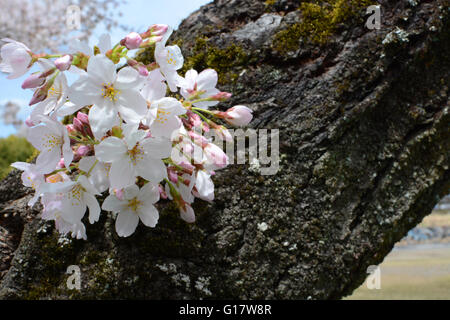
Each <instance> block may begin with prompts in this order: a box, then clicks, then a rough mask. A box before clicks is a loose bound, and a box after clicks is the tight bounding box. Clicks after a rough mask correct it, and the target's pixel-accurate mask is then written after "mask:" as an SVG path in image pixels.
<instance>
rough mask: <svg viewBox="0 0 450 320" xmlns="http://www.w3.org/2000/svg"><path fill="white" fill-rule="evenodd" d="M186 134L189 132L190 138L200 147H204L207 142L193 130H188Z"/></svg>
mask: <svg viewBox="0 0 450 320" xmlns="http://www.w3.org/2000/svg"><path fill="white" fill-rule="evenodd" d="M188 134H189V137H191V139H192V140H194V142H195V143H196V144H198V145H200V146H202V147H205V146H206V145H207V144H208V143H209V142H208V140H207V139H206V138H205V137H203V136H201V135H199V134H197V133H195V132H194V131H189V133H188Z"/></svg>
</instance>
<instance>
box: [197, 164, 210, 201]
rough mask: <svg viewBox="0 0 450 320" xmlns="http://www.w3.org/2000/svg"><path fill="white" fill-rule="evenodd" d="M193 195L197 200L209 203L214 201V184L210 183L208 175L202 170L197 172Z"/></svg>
mask: <svg viewBox="0 0 450 320" xmlns="http://www.w3.org/2000/svg"><path fill="white" fill-rule="evenodd" d="M193 194H194V196H196V197H197V198H200V199H203V200H205V201H210V202H211V201H213V200H214V182H213V181H212V179H211V175H210V174H208V173H207V172H205V171H203V170H200V171H198V172H197V178H196V180H195V190H194V191H193Z"/></svg>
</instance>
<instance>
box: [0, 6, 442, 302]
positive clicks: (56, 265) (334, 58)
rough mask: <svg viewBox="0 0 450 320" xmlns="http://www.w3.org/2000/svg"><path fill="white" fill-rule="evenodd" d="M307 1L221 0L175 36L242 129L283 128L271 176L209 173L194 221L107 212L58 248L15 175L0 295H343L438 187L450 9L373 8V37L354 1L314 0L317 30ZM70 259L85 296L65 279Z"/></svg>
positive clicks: (168, 213)
mask: <svg viewBox="0 0 450 320" xmlns="http://www.w3.org/2000/svg"><path fill="white" fill-rule="evenodd" d="M309 2H312V1H309ZM302 3H305V1H286V0H279V1H267V2H264V1H256V0H228V1H224V0H216V1H214V2H213V3H211V4H208V5H206V6H204V7H202V8H201V9H200V10H198V11H197V12H194V13H193V14H192V15H190V16H189V17H188V18H187V19H186V20H184V21H183V23H182V24H181V26H180V28H179V30H178V31H177V32H176V34H175V35H174V37H173V38H172V42H173V41H176V43H178V44H179V45H180V46H181V47H182V51H183V53H184V55H185V57H186V61H185V65H186V67H185V68H186V69H187V68H190V67H195V68H197V70H198V71H201V69H202V68H207V67H213V68H215V69H216V70H218V71H219V74H220V85H219V88H220V89H222V90H224V91H229V92H232V93H233V94H234V96H233V98H232V101H231V102H230V103H226V104H224V105H223V106H222V107H221V108H223V110H224V109H226V108H228V107H230V106H232V105H235V104H243V105H247V106H249V107H250V108H251V109H252V110H253V111H254V120H253V122H252V123H251V125H250V127H251V128H254V129H262V128H265V129H279V132H280V169H279V171H278V173H277V174H276V175H261V174H260V173H258V171H257V170H250V167H249V165H232V166H230V167H229V168H227V169H225V170H223V171H220V172H218V173H217V175H216V176H215V177H214V180H215V183H216V193H215V197H216V200H215V201H214V203H213V204H209V203H206V202H202V201H199V200H196V202H195V206H194V208H195V210H196V214H197V222H196V223H195V224H192V225H189V224H186V223H184V222H183V221H182V220H180V219H179V214H178V212H177V210H176V208H174V207H173V205H171V204H169V203H163V204H162V205H161V206H160V207H159V210H160V215H161V217H160V222H159V224H158V225H157V227H156V228H154V229H150V228H147V227H144V226H142V225H140V226H139V227H138V229H137V231H136V233H135V234H134V235H132V236H131V237H129V238H119V237H118V236H117V234H116V233H115V230H114V220H113V219H112V217H111V216H109V215H108V214H107V213H105V212H104V213H102V218H101V219H100V222H98V223H97V224H95V225H89V224H88V223H87V224H86V226H87V235H88V240H87V241H83V240H72V241H67V242H64V241H63V242H62V241H59V242H58V235H57V234H56V231H55V230H54V227H53V226H52V224H51V223H45V222H43V221H42V220H41V219H40V218H39V213H40V209H41V208H39V206H36V207H35V208H33V209H30V208H28V207H27V206H26V202H27V201H28V200H29V199H30V197H31V194H32V193H31V191H30V190H28V189H26V188H23V187H22V186H21V182H20V173H19V172H17V171H14V172H12V173H11V174H10V175H9V176H8V177H7V178H6V179H5V180H4V181H2V182H1V183H0V210H1V211H0V225H1V226H0V241H1V243H0V272H1V274H0V281H1V282H0V298H2V299H61V298H72V299H107V298H113V299H115V298H119V299H128V298H130V299H136V298H137V299H199V298H203V299H225V298H234V299H339V298H341V297H343V296H346V295H349V294H351V293H352V291H353V290H354V289H355V288H357V287H358V286H359V285H360V284H361V283H362V282H363V281H364V279H365V277H366V276H367V274H366V270H367V267H368V266H370V265H377V264H379V263H381V262H382V261H383V258H384V257H385V256H386V255H387V254H388V253H389V252H390V251H391V249H392V247H393V246H394V244H395V243H396V242H397V241H399V240H400V239H401V238H402V237H404V236H405V234H406V233H407V232H408V231H409V230H410V229H412V228H413V227H414V226H416V225H417V224H418V223H419V222H420V221H421V220H422V219H423V217H424V216H426V215H427V214H429V213H430V212H431V210H432V208H433V207H434V206H435V204H436V203H437V202H438V201H439V199H440V197H442V196H444V195H445V194H446V193H448V191H449V185H450V179H449V177H450V170H449V163H450V151H449V150H450V131H449V120H450V115H449V89H448V87H449V83H450V82H449V79H450V77H449V76H450V59H449V57H450V50H449V47H450V41H449V39H450V33H449V32H450V27H449V26H450V25H449V1H448V0H434V1H432V0H429V1H419V0H417V1H406V0H404V1H403V0H402V1H387V0H384V1H379V4H380V5H381V18H382V21H381V28H380V29H379V30H377V29H374V30H370V29H368V28H366V26H365V22H366V20H367V19H368V18H369V15H368V14H366V10H365V7H362V6H360V3H362V1H316V3H319V4H318V6H319V8H321V9H320V10H321V12H322V13H321V14H319V18H317V19H320V17H322V18H324V19H326V20H325V22H324V23H322V24H320V23H319V22H320V21H319V20H317V21H316V22H318V23H317V24H316V25H314V24H310V23H309V24H308V19H309V18H310V17H311V13H308V7H306V6H304V5H302ZM343 4H348V6H349V7H346V8H347V9H348V10H347V9H345V8H342V6H343ZM339 10H341V11H339ZM341 13H342V14H344V13H345V14H347V15H348V16H347V17H342V16H339V17H337V18H336V19H333V17H334V16H333V14H334V15H339V14H341ZM311 26H313V27H312V28H313V29H308V28H311ZM327 28H328V29H327ZM283 30H284V32H283ZM314 32H316V33H317V34H318V35H324V34H325V35H326V36H324V37H322V36H320V37H316V38H315V37H314V36H315V34H314ZM317 34H316V35H317ZM170 42H171V41H170V40H169V43H170ZM292 44H294V45H292ZM146 54H151V52H150V53H148V52H143V53H141V55H140V59H142V60H145V59H146ZM262 223H265V224H266V225H267V229H266V228H261V226H262ZM69 265H78V266H79V267H80V269H81V290H69V289H68V288H67V286H66V280H67V277H68V275H67V274H66V270H67V268H68V266H69Z"/></svg>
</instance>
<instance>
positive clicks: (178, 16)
mask: <svg viewBox="0 0 450 320" xmlns="http://www.w3.org/2000/svg"><path fill="white" fill-rule="evenodd" d="M210 1H211V0H189V1H185V0H164V1H157V0H128V1H126V0H74V1H69V0H52V1H50V0H39V1H38V0H34V1H33V0H0V8H2V10H1V11H0V39H2V38H12V39H15V40H18V41H21V42H23V43H24V44H26V45H27V46H28V47H29V48H30V49H31V50H33V51H34V52H38V53H40V52H49V53H50V52H53V53H57V52H64V50H65V49H66V48H67V46H68V45H69V44H70V42H71V41H73V40H74V39H76V38H79V39H83V40H86V41H88V42H89V43H90V44H91V45H94V44H96V43H97V38H98V37H99V36H100V35H101V34H103V33H105V32H108V33H109V34H110V35H111V37H112V43H113V44H115V43H117V42H118V41H120V39H122V38H123V37H124V36H125V35H126V34H127V33H128V32H130V31H136V32H143V31H145V30H146V29H147V27H148V26H149V25H151V24H154V23H164V24H168V25H170V26H172V27H173V28H174V29H176V28H177V27H178V25H179V24H180V23H181V21H182V20H183V19H184V18H186V17H187V16H188V15H189V14H190V13H192V12H193V11H195V10H197V9H198V8H200V6H202V5H204V4H206V3H209V2H210ZM73 5H75V6H76V7H75V9H76V8H79V10H80V11H79V12H80V17H81V19H80V24H79V26H78V27H77V28H73V27H74V24H73V21H72V24H71V23H68V22H67V14H68V11H69V14H71V12H73V10H75V9H74V7H70V6H73ZM169 42H170V40H169ZM2 44H3V42H0V45H2ZM32 72H33V70H32ZM24 78H25V76H23V77H21V78H19V79H14V80H8V79H6V75H5V74H3V73H0V179H3V178H4V177H5V176H6V174H7V173H8V172H9V171H10V167H9V165H10V164H11V163H12V162H15V161H26V160H27V159H30V158H31V157H32V156H33V152H34V150H33V148H32V147H31V146H30V145H29V144H28V142H27V141H26V140H25V138H23V136H24V132H25V127H24V124H23V122H24V120H25V119H26V118H27V116H28V114H29V113H30V107H28V101H29V100H30V99H31V96H32V94H33V92H32V91H30V90H22V89H21V84H22V82H23V80H24ZM73 80H74V79H73V78H72V79H71V77H69V82H71V81H73ZM380 272H381V289H379V290H377V289H372V290H369V289H368V288H367V285H366V283H364V284H363V285H362V286H361V287H360V288H359V289H357V290H356V291H355V292H354V293H353V295H352V296H350V297H348V298H347V299H450V197H446V198H444V199H442V201H441V202H440V204H439V205H438V206H436V208H435V210H434V212H433V213H432V214H431V215H429V216H427V217H426V218H425V219H424V220H423V222H422V223H421V224H420V225H419V226H418V227H416V228H415V229H413V230H411V231H410V232H409V233H408V235H407V236H406V237H405V238H404V239H402V240H401V241H400V242H399V243H398V244H397V245H396V246H395V248H394V250H393V251H392V252H391V253H390V254H389V255H388V256H387V257H386V259H385V260H384V262H383V263H382V264H381V265H380Z"/></svg>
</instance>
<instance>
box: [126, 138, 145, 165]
mask: <svg viewBox="0 0 450 320" xmlns="http://www.w3.org/2000/svg"><path fill="white" fill-rule="evenodd" d="M128 154H129V155H130V160H131V162H132V163H133V164H134V165H136V163H137V162H138V161H139V160H143V159H144V150H142V148H140V147H139V143H137V144H136V145H135V146H134V148H133V149H131V150H128Z"/></svg>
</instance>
